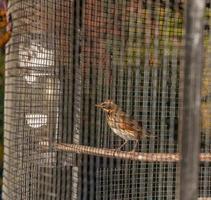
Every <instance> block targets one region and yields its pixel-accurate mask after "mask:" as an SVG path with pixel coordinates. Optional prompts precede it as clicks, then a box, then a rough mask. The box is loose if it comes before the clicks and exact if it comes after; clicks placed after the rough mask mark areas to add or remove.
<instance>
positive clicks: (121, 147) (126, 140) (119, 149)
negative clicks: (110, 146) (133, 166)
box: [117, 140, 128, 151]
mask: <svg viewBox="0 0 211 200" xmlns="http://www.w3.org/2000/svg"><path fill="white" fill-rule="evenodd" d="M127 142H128V141H127V140H125V142H124V143H123V144H122V145H121V146H120V147H119V148H118V149H117V150H118V151H119V150H121V148H122V147H123V146H125V145H126V144H127Z"/></svg>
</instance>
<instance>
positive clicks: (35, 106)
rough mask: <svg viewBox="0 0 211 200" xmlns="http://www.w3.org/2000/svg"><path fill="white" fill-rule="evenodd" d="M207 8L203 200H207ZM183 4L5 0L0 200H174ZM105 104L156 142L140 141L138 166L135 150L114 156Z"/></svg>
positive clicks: (117, 143) (209, 12)
mask: <svg viewBox="0 0 211 200" xmlns="http://www.w3.org/2000/svg"><path fill="white" fill-rule="evenodd" d="M206 2H207V4H206V10H205V15H204V57H205V59H204V67H203V80H202V95H201V96H202V102H201V119H202V120H201V122H202V123H201V127H202V129H201V155H200V159H201V160H202V161H203V162H201V163H200V174H199V194H198V196H199V198H202V197H203V198H208V197H210V198H211V189H210V178H211V174H210V169H209V168H210V162H207V161H211V159H210V155H209V153H210V148H211V147H210V144H209V143H210V133H211V132H210V128H211V126H210V124H211V122H210V119H211V118H210V112H211V110H210V109H211V107H210V90H211V87H210V73H211V71H210V63H209V62H210V41H211V37H210V23H211V22H210V16H211V10H210V9H211V8H210V3H211V1H210V0H207V1H206ZM185 5H186V3H185V2H184V1H182V0H174V1H172V0H166V1H161V0H147V1H145V0H121V1H119V0H118V1H112V0H84V1H74V0H69V1H66V0H60V1H56V0H34V1H30V0H14V1H11V3H10V6H9V11H10V12H11V14H12V18H13V36H12V39H11V41H10V43H9V44H8V46H7V53H6V54H7V56H6V83H5V85H6V87H5V91H6V92H5V136H4V141H5V142H4V144H5V156H4V186H3V198H4V199H71V200H76V199H83V200H88V199H90V200H92V199H96V200H112V199H121V200H127V199H128V200H131V199H132V200H136V199H137V200H138V199H143V200H149V199H153V200H154V199H155V200H156V199H157V200H158V199H159V200H161V199H168V200H170V199H172V200H173V199H178V191H179V162H178V161H179V159H180V158H179V154H178V153H179V126H180V123H179V122H180V109H181V108H182V103H183V97H182V92H183V77H184V76H185V74H184V72H183V69H184V42H185V41H184V18H185ZM108 99H109V100H112V101H113V102H115V104H117V105H118V107H119V108H121V109H122V111H124V113H126V114H127V115H130V116H132V117H133V118H134V121H140V122H142V126H143V129H144V130H148V131H150V132H151V133H152V136H151V137H144V138H143V139H141V140H140V141H139V143H138V146H137V148H136V152H139V153H140V152H141V153H143V154H141V156H142V157H141V156H139V154H138V153H133V152H132V153H131V152H130V151H131V150H132V149H133V147H134V143H135V142H134V141H129V142H128V143H127V144H126V145H125V146H124V147H123V148H122V151H124V152H119V151H115V150H114V149H117V148H118V147H119V146H120V145H121V144H122V143H123V142H124V140H123V139H122V138H121V137H119V136H117V135H116V134H114V132H113V131H112V130H111V128H110V127H109V125H108V123H107V120H108V118H106V115H107V114H106V113H105V112H103V111H102V110H101V109H99V108H97V107H96V104H99V103H101V102H104V101H105V100H108ZM125 118H126V117H125ZM116 127H117V126H116ZM117 128H118V127H117ZM204 161H206V162H204Z"/></svg>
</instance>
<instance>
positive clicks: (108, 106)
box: [96, 99, 118, 113]
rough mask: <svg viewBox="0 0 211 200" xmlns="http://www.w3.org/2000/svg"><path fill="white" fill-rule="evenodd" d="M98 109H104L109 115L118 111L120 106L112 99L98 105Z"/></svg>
mask: <svg viewBox="0 0 211 200" xmlns="http://www.w3.org/2000/svg"><path fill="white" fill-rule="evenodd" d="M96 107H97V108H101V109H103V111H105V112H107V113H109V112H113V111H116V110H117V109H118V106H117V105H116V104H115V103H114V102H113V101H112V100H110V99H108V100H106V101H104V102H102V103H99V104H96Z"/></svg>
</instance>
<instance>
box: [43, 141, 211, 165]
mask: <svg viewBox="0 0 211 200" xmlns="http://www.w3.org/2000/svg"><path fill="white" fill-rule="evenodd" d="M41 145H42V146H44V147H47V146H48V142H41ZM53 148H54V149H55V150H57V151H65V152H72V153H78V154H87V155H94V156H102V157H108V158H118V159H124V160H134V161H145V162H178V161H180V154H179V153H141V152H127V151H116V150H115V149H105V148H103V149H102V148H96V147H90V146H84V145H77V144H65V143H57V144H54V146H53ZM199 159H200V161H202V162H211V154H210V153H201V154H200V155H199Z"/></svg>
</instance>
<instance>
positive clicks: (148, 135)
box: [143, 130, 156, 138]
mask: <svg viewBox="0 0 211 200" xmlns="http://www.w3.org/2000/svg"><path fill="white" fill-rule="evenodd" d="M143 136H144V137H150V138H155V137H156V136H155V135H154V134H153V133H152V132H151V131H149V130H144V133H143Z"/></svg>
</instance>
